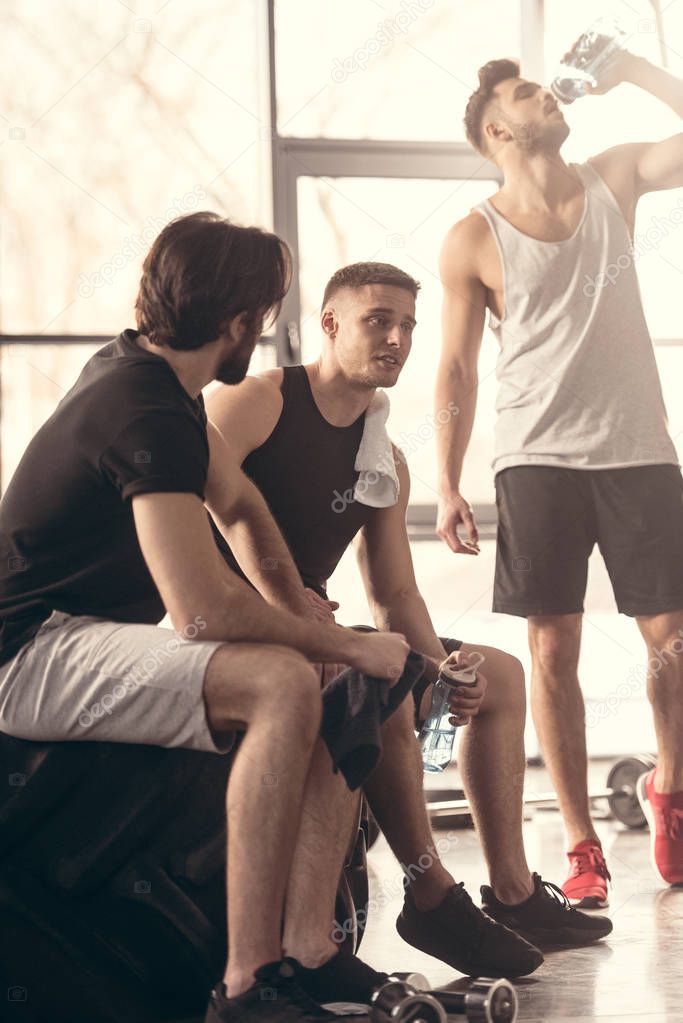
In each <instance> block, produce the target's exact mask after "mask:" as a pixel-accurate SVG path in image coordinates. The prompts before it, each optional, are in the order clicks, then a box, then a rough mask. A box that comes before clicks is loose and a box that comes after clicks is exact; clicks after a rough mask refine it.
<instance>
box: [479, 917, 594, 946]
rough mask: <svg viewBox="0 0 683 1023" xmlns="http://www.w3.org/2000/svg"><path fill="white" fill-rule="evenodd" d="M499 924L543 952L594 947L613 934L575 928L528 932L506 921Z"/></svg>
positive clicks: (500, 921)
mask: <svg viewBox="0 0 683 1023" xmlns="http://www.w3.org/2000/svg"><path fill="white" fill-rule="evenodd" d="M498 923H505V926H506V927H509V928H510V930H511V931H514V932H515V933H516V934H519V935H520V937H522V938H524V940H525V941H528V942H529V944H531V945H535V946H536V948H540V950H541V952H556V951H559V950H560V949H568V948H585V946H586V945H594V944H595V942H596V941H602V939H603V938H606V937H607V936H608V935H609V934H611V933H612V929H611V928H610V930H609V931H605V932H604V933H601V932H596V931H584V930H582V929H573V928H572V929H570V928H564V929H563V930H562V931H560V932H559V933H558V932H557V931H555V930H546V929H544V930H535V931H527V930H525V929H523V928H520V927H515V925H514V923H506V922H505V921H504V920H499V921H498Z"/></svg>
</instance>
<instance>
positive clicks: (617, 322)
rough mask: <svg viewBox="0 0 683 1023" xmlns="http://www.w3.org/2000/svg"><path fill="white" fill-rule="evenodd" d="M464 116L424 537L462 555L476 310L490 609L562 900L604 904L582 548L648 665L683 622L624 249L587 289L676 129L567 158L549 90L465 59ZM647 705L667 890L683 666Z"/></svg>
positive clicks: (667, 167)
mask: <svg viewBox="0 0 683 1023" xmlns="http://www.w3.org/2000/svg"><path fill="white" fill-rule="evenodd" d="M621 82H631V83H632V84H634V85H637V86H639V87H640V88H642V89H645V90H646V91H648V92H650V93H651V94H652V95H653V96H656V97H657V98H658V99H661V100H662V102H664V103H666V104H667V105H668V106H670V107H671V108H672V109H673V110H674V111H675V112H676V113H677V114H679V115H680V116H683V82H682V81H680V80H679V79H677V78H674V77H673V76H672V75H670V74H668V73H667V72H665V71H662V70H660V69H658V68H656V67H654V66H653V65H651V64H650V63H648V62H647V61H646V60H643V59H641V58H638V57H636V56H634V55H632V54H629V53H622V54H621V55H620V56H619V58H618V59H617V60H616V61H615V62H614V63H613V64H612V65H611V67H610V68H609V69H608V70H607V72H606V73H605V76H604V78H603V79H602V80H601V81H600V82H599V83H598V87H596V89H595V90H594V91H596V92H607V91H608V90H609V89H612V88H614V87H615V86H617V85H618V84H619V83H621ZM465 126H466V130H467V136H468V139H469V141H470V142H471V144H472V145H473V146H474V148H475V149H476V150H477V151H478V152H479V153H481V154H482V155H484V156H486V157H488V158H489V159H491V160H493V162H494V163H496V164H497V166H498V167H499V168H500V170H501V171H502V173H503V177H504V181H503V184H502V186H501V188H500V190H499V191H498V192H497V193H496V194H495V195H493V196H491V198H490V199H487V200H485V201H484V202H483V203H481V204H480V205H479V206H478V207H476V208H475V209H474V210H473V211H472V212H471V213H470V214H469V215H468V216H467V217H465V218H464V219H463V220H461V221H459V222H458V223H457V224H455V225H454V226H453V227H452V228H451V229H450V230H449V232H448V234H447V236H446V238H445V241H444V244H443V248H442V253H441V263H440V268H441V277H442V282H443V287H444V304H443V335H444V341H443V351H442V356H441V361H440V366H439V372H438V383H437V396H436V403H437V407H438V408H445V407H447V406H448V403H449V402H455V403H456V404H457V406H458V407H459V409H460V415H459V416H458V417H457V418H451V419H450V421H449V422H448V423H447V424H446V425H445V426H444V427H443V429H441V430H440V431H439V435H438V438H437V444H438V447H439V489H440V503H439V518H438V526H437V529H438V532H439V535H440V536H441V537H442V538H443V539H444V540H445V541H446V542H447V543H448V545H449V546H450V548H451V549H452V550H453V551H455V552H457V553H465V554H476V553H477V552H478V546H477V529H476V524H475V521H474V518H473V515H472V509H471V507H470V505H469V504H468V502H467V500H466V498H465V496H464V495H463V494H462V493H461V491H460V476H461V470H462V465H463V460H464V457H465V453H466V451H467V445H468V441H469V438H470V434H471V429H472V422H473V419H474V412H475V405H476V397H477V361H478V355H479V349H480V345H481V339H482V333H483V328H484V319H485V314H486V309H487V308H488V310H489V322H490V326H491V329H492V331H493V333H494V335H495V336H496V338H497V340H498V343H499V345H500V354H499V357H498V364H497V376H498V380H499V385H500V389H499V394H498V399H497V404H496V408H497V411H498V420H497V424H496V439H495V457H494V462H493V468H494V472H495V483H496V498H497V505H498V517H499V526H498V547H497V558H496V573H495V585H494V600H493V609H494V611H500V612H502V613H505V614H514V615H520V616H522V617H525V618H527V619H528V631H529V646H530V649H531V656H532V662H533V672H532V693H531V696H532V711H533V716H534V722H535V725H536V730H537V732H538V735H539V739H540V742H541V746H542V749H543V753H544V757H545V760H546V763H547V765H548V769H549V771H550V774H551V777H552V780H553V783H554V786H555V789H556V791H557V794H558V799H559V804H560V809H561V811H562V814H563V817H564V821H565V825H566V831H567V838H568V845H569V853H568V856H569V860H570V875H569V877H568V879H567V881H566V883H565V885H564V891H565V893H566V895H567V896H568V897H569V898H570V899H571V900H572V901H573V902H574V904H576V905H579V906H583V907H585V908H598V907H604V906H606V905H607V904H608V882H609V879H610V877H609V872H608V869H607V865H606V863H605V859H604V856H603V853H602V849H601V845H600V841H599V839H598V836H597V834H596V831H595V829H594V827H593V823H592V820H591V815H590V808H589V801H588V794H587V754H586V738H585V724H584V704H583V698H582V694H581V689H580V685H579V679H578V675H577V665H578V660H579V650H580V641H581V623H582V613H583V600H584V594H585V589H586V578H587V567H588V559H589V556H590V553H591V550H592V548H593V546H594V544H595V543H596V542H597V544H598V546H599V548H600V551H601V553H602V556H603V558H604V560H605V563H606V565H607V569H608V571H609V574H610V579H611V581H612V586H613V590H614V594H615V597H616V601H617V605H618V608H619V611H620V612H621V613H622V614H626V615H630V616H631V617H634V618H635V619H636V622H637V624H638V627H639V629H640V632H641V634H642V636H643V639H644V640H645V643H646V645H647V650H648V658H651V657H653V656H654V651H655V649H659V650H660V651H661V650H665V649H667V647H668V646H669V644H670V643H671V641H672V639H674V638H677V637H678V636H679V630H680V629H682V628H683V508H682V507H681V502H682V499H683V483H682V480H681V473H680V470H679V463H678V458H677V455H676V450H675V448H674V445H673V443H672V440H671V438H670V436H669V433H668V430H667V423H666V414H665V408H664V403H663V399H662V392H661V387H660V382H659V378H658V374H657V367H656V363H655V358H654V352H653V349H652V342H651V339H650V336H649V333H648V329H647V325H646V322H645V316H644V313H643V308H642V304H641V299H640V293H639V289H638V281H637V277H636V273H635V268H634V265H633V260H630V261H628V260H627V261H626V265H625V266H624V268H623V269H622V270H621V272H620V274H619V276H618V277H617V278H616V279H615V280H614V281H613V282H612V283H610V285H609V286H606V287H595V286H594V287H588V286H587V283H586V282H587V281H591V282H596V281H598V282H599V281H601V280H603V281H604V279H605V278H604V271H605V270H606V268H607V267H608V266H609V265H610V264H612V263H614V264H616V265H617V266H619V267H622V265H623V264H624V258H623V257H624V255H628V254H629V253H630V252H631V250H632V239H633V233H634V221H635V214H636V207H637V203H638V200H639V199H640V197H641V196H642V195H644V194H645V193H647V192H651V191H656V190H658V189H666V188H675V187H677V186H681V185H683V134H681V133H679V134H677V135H674V136H673V137H671V138H668V139H665V140H664V141H661V142H657V143H631V144H627V145H620V146H616V147H614V148H613V149H609V150H607V151H605V152H603V153H600V154H598V155H597V156H595V157H592V158H591V159H590V160H588V161H587V162H585V163H582V164H567V163H566V162H565V161H564V159H563V158H562V156H561V152H560V150H561V147H562V145H563V143H564V141H565V139H566V138H567V136H568V134H569V127H568V126H567V123H566V121H565V119H564V116H563V114H562V111H561V110H560V109H559V107H558V104H557V102H556V100H555V98H554V97H553V96H552V94H551V93H550V92H549V91H548V90H547V89H544V88H542V87H541V86H540V85H538V84H537V83H535V82H532V81H527V80H526V79H524V78H522V77H521V76H520V73H519V66H518V64H516V63H515V62H513V61H509V60H494V61H491V62H490V63H489V64H487V65H485V66H484V67H483V68H481V70H480V72H479V87H478V89H477V90H476V92H475V93H474V94H473V95H472V96H471V97H470V100H469V103H468V106H467V112H466V116H465ZM601 275H602V276H601ZM459 527H464V534H466V535H463V536H459V535H458V528H459ZM648 697H649V699H650V701H651V703H652V708H653V713H654V722H655V729H656V733H657V741H658V747H659V760H658V766H657V768H656V770H655V771H651V772H650V773H649V774H648V775H646V776H644V777H643V778H642V779H641V782H640V790H639V795H640V798H641V800H642V802H643V804H644V809H645V811H646V813H647V815H648V817H649V819H650V822H651V834H652V842H653V861H654V866H655V869H656V870H657V872H658V873H659V875H660V876H661V877H662V879H663V880H664V881H666V882H668V883H672V884H673V883H678V882H682V881H683V832H682V831H681V828H680V819H681V816H683V740H682V738H681V737H682V736H683V663H682V662H681V659H680V657H672V658H670V659H667V663H666V664H665V665H663V666H662V668H661V670H659V671H658V673H657V677H656V678H655V677H652V676H651V677H649V678H648Z"/></svg>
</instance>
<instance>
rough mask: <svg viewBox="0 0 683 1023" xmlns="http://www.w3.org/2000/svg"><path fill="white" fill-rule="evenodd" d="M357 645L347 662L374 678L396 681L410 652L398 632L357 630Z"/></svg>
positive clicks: (403, 637)
mask: <svg viewBox="0 0 683 1023" xmlns="http://www.w3.org/2000/svg"><path fill="white" fill-rule="evenodd" d="M356 635H357V646H356V649H355V650H354V651H353V655H352V657H351V658H350V659H349V664H350V665H351V667H352V668H357V669H358V671H362V672H364V673H365V674H366V675H371V676H372V677H374V678H386V679H389V680H390V681H392V682H396V681H397V680H398V679H399V678H400V677H401V675H402V674H403V669H404V667H405V663H406V658H407V656H408V654H409V653H410V647H409V646H408V642H407V640H406V638H405V636H403V635H402V634H401V633H400V632H359V633H357V634H356Z"/></svg>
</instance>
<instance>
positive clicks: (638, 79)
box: [589, 53, 683, 220]
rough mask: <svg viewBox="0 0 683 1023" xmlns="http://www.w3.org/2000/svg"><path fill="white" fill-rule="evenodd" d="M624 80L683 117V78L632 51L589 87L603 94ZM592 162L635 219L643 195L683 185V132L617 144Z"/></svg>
mask: <svg viewBox="0 0 683 1023" xmlns="http://www.w3.org/2000/svg"><path fill="white" fill-rule="evenodd" d="M621 82H630V83H631V84H632V85H636V86H638V87H639V88H641V89H644V90H645V91H646V92H649V93H650V94H651V95H652V96H655V97H656V98H657V99H660V100H661V101H662V102H663V103H666V105H667V106H669V107H671V109H672V110H673V111H674V112H675V113H676V114H678V116H679V117H683V79H681V78H676V76H675V75H672V74H670V73H669V72H668V71H665V70H664V69H663V68H659V67H656V66H655V65H654V64H651V63H650V62H649V61H648V60H645V58H644V57H638V56H636V55H635V54H632V53H623V54H621V57H620V59H619V60H618V61H615V62H614V64H613V65H612V66H611V67H610V68H609V69H608V71H607V73H606V75H605V77H604V79H602V80H601V81H600V83H599V85H598V86H596V87H595V88H593V89H590V90H589V91H590V92H591V93H595V94H597V95H600V94H602V93H605V92H609V91H610V90H611V89H613V88H614V87H615V86H616V85H619V84H620V83H621ZM591 162H592V163H594V164H595V165H596V167H597V169H598V170H599V171H600V173H601V174H602V176H603V177H604V178H605V179H606V180H607V181H608V184H610V186H611V187H612V188H613V191H614V192H615V194H616V195H617V197H618V198H619V201H620V205H621V207H622V209H623V210H624V212H625V213H626V215H627V219H628V220H632V210H633V207H634V206H635V202H636V201H637V200H638V199H639V197H640V196H641V195H644V194H645V193H646V192H657V191H660V190H661V189H665V188H679V187H680V186H682V185H683V132H678V133H677V134H675V135H672V136H671V137H670V138H667V139H663V140H662V141H660V142H630V143H626V144H625V145H621V146H614V147H613V148H612V149H607V150H605V152H603V153H600V154H599V155H598V156H595V157H593V159H592V160H591ZM629 213H631V216H629V215H628V214H629Z"/></svg>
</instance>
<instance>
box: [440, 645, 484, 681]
mask: <svg viewBox="0 0 683 1023" xmlns="http://www.w3.org/2000/svg"><path fill="white" fill-rule="evenodd" d="M485 660H486V657H485V655H484V654H482V653H480V651H478V650H475V651H474V652H473V653H472V654H471V655H470V660H469V662H468V663H467V664H463V665H460V666H458V651H457V650H454V651H453V653H452V654H449V655H448V657H447V658H446V660H445V661H442V662H441V664H440V665H439V678H443V681H444V682H446V683H448V684H450V685H456V684H459V685H464V686H473V685H476V682H477V671H478V669H479V668H480V667H481V665H482V664H483V663H484V661H485Z"/></svg>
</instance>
